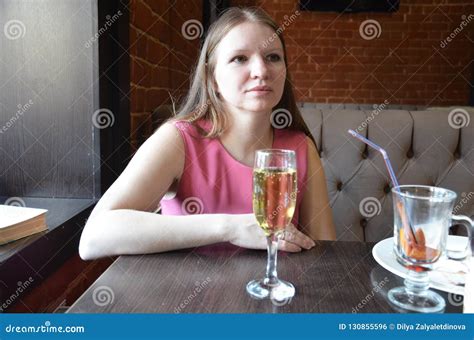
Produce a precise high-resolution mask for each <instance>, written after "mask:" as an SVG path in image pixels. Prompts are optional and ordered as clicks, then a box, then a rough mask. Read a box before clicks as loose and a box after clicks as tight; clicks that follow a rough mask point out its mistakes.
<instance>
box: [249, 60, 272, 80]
mask: <svg viewBox="0 0 474 340" xmlns="http://www.w3.org/2000/svg"><path fill="white" fill-rule="evenodd" d="M250 65H251V66H250V67H251V69H250V76H251V78H264V79H265V78H267V77H268V65H267V64H266V62H265V59H263V58H262V57H256V58H254V59H253V60H252V62H251V64H250Z"/></svg>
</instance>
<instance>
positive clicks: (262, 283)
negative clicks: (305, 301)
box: [247, 279, 295, 303]
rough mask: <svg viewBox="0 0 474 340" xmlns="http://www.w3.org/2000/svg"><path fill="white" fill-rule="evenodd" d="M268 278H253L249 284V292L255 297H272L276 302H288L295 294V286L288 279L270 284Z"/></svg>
mask: <svg viewBox="0 0 474 340" xmlns="http://www.w3.org/2000/svg"><path fill="white" fill-rule="evenodd" d="M267 281H268V280H266V279H261V280H253V281H250V282H249V283H248V284H247V293H249V294H250V296H251V297H253V298H255V299H266V298H270V299H271V300H272V301H275V302H277V303H278V302H288V301H289V300H291V298H292V297H293V296H295V287H294V286H293V285H292V284H291V283H289V282H286V281H283V280H279V279H277V281H276V282H275V283H272V284H268V282H267Z"/></svg>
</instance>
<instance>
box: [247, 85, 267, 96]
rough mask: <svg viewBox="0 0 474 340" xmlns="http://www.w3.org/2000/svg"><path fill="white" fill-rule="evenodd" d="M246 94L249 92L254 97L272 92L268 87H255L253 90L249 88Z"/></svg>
mask: <svg viewBox="0 0 474 340" xmlns="http://www.w3.org/2000/svg"><path fill="white" fill-rule="evenodd" d="M247 92H250V93H252V94H255V95H266V94H268V93H270V92H272V89H271V88H270V87H268V86H256V87H254V88H251V89H250V90H248V91H247Z"/></svg>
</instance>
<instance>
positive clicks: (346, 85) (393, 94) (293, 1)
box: [130, 0, 474, 147]
mask: <svg viewBox="0 0 474 340" xmlns="http://www.w3.org/2000/svg"><path fill="white" fill-rule="evenodd" d="M436 2H437V1H434V0H431V1H430V0H410V1H408V0H407V1H405V0H402V1H401V5H400V9H399V11H398V12H395V13H362V14H340V13H321V12H305V11H299V15H295V11H296V10H298V1H297V0H278V1H270V0H233V1H232V5H236V6H258V7H261V8H263V9H264V10H266V11H267V12H268V13H269V14H270V15H271V16H272V17H273V18H275V19H276V20H277V22H278V23H279V24H280V25H282V27H283V26H284V28H285V32H284V34H285V39H286V42H287V49H288V59H289V69H290V72H291V75H292V77H293V83H294V85H295V89H296V96H297V99H298V100H299V101H307V102H318V103H370V104H373V103H382V102H384V101H385V100H388V102H389V103H390V104H413V105H431V106H433V105H466V104H467V103H468V98H469V93H470V89H471V85H470V82H471V81H472V75H473V65H474V64H473V63H472V58H473V56H474V34H473V33H474V4H471V2H470V1H468V0H445V1H443V3H442V4H436ZM130 4H131V16H130V44H131V49H130V57H131V111H132V141H133V145H134V146H135V147H136V146H137V145H138V144H139V143H140V142H141V141H143V140H144V138H146V137H147V136H148V135H150V133H151V132H152V131H151V122H150V117H151V112H152V111H153V110H154V109H155V108H156V107H157V106H159V105H160V104H162V103H170V99H169V94H168V93H170V94H171V95H173V96H174V97H175V98H180V97H181V96H182V95H183V94H184V93H186V91H187V89H188V87H189V80H188V77H189V72H190V70H191V67H192V65H193V64H194V63H195V61H196V58H197V55H198V49H199V39H194V40H188V39H186V38H184V37H183V35H182V33H181V28H182V25H183V23H184V22H186V21H187V20H190V19H197V20H199V21H202V0H192V1H173V0H159V1H158V0H130ZM171 5H172V6H171ZM471 14H472V15H473V16H471V17H470V16H469V15H471ZM292 15H294V17H293V18H294V20H289V19H291V16H292ZM285 16H286V17H285ZM462 16H465V17H464V18H465V19H466V20H464V21H465V22H467V21H468V23H467V25H466V26H465V27H463V28H462V31H461V32H460V33H458V34H456V36H455V38H454V39H452V41H451V42H447V44H444V45H446V46H443V47H441V46H440V45H442V42H443V40H444V39H446V38H447V37H448V36H449V35H450V34H451V33H453V32H454V30H455V29H456V28H458V27H460V25H461V23H462V21H463V17H462ZM469 18H471V19H472V20H469ZM369 19H370V20H376V21H377V23H378V24H379V25H380V31H379V33H380V35H379V36H378V37H374V39H363V38H362V36H361V33H360V30H359V29H360V27H361V24H362V23H363V22H364V21H366V20H369ZM285 21H286V22H287V23H288V22H289V21H291V22H290V23H289V24H288V25H284V23H285ZM376 33H377V32H376ZM370 37H371V36H370V34H369V38H370Z"/></svg>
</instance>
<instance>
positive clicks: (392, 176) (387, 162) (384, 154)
mask: <svg viewBox="0 0 474 340" xmlns="http://www.w3.org/2000/svg"><path fill="white" fill-rule="evenodd" d="M347 132H349V133H350V134H351V135H352V136H353V137H355V138H357V139H359V140H361V141H362V142H364V143H365V144H367V145H369V146H371V147H373V148H374V149H375V150H377V151H378V152H380V153H381V154H382V157H383V160H384V162H385V166H386V167H387V170H388V173H389V174H390V179H391V180H392V184H393V187H394V188H395V191H396V192H398V193H400V188H399V187H398V181H397V178H396V177H395V172H394V171H393V168H392V164H391V163H390V159H389V158H388V155H387V151H385V150H384V149H382V148H381V147H380V146H378V145H377V144H375V143H374V142H372V141H370V140H368V139H367V138H365V137H364V136H362V135H360V134H358V133H357V132H355V131H354V130H351V129H349V130H347ZM403 207H405V205H403ZM404 210H405V214H406V217H407V220H408V225H409V227H410V230H411V232H412V235H413V238H414V239H415V242H416V243H418V241H417V239H416V236H415V231H414V230H413V226H412V225H411V222H410V219H409V217H408V214H407V212H406V209H404Z"/></svg>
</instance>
